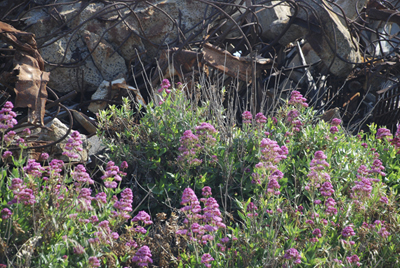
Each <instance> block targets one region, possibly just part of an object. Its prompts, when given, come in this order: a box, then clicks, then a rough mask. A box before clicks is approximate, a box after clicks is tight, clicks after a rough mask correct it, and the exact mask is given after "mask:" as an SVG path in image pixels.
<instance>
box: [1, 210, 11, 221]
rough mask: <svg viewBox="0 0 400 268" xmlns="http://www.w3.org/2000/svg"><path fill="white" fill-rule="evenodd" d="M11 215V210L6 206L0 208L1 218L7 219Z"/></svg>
mask: <svg viewBox="0 0 400 268" xmlns="http://www.w3.org/2000/svg"><path fill="white" fill-rule="evenodd" d="M11 215H12V212H11V210H9V209H8V208H3V209H2V210H1V218H2V219H3V220H7V219H9V218H10V217H11Z"/></svg>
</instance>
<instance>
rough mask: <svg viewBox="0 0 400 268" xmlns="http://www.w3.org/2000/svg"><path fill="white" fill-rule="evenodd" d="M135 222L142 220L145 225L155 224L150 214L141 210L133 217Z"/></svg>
mask: <svg viewBox="0 0 400 268" xmlns="http://www.w3.org/2000/svg"><path fill="white" fill-rule="evenodd" d="M132 221H133V222H139V221H142V222H143V223H144V224H145V225H149V224H153V222H152V221H151V219H150V215H149V214H147V212H145V211H139V213H138V214H137V215H136V216H135V217H133V219H132Z"/></svg>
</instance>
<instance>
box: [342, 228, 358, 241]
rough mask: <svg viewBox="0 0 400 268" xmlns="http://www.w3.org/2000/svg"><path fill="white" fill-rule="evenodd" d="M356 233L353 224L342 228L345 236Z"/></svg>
mask: <svg viewBox="0 0 400 268" xmlns="http://www.w3.org/2000/svg"><path fill="white" fill-rule="evenodd" d="M355 235H356V233H355V232H354V230H353V227H352V226H346V227H344V228H343V230H342V236H343V237H344V238H347V237H350V236H355Z"/></svg>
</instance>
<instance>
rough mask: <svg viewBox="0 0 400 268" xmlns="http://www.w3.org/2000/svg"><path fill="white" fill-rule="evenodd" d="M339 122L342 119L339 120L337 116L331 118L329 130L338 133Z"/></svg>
mask: <svg viewBox="0 0 400 268" xmlns="http://www.w3.org/2000/svg"><path fill="white" fill-rule="evenodd" d="M340 123H342V120H340V119H339V118H333V119H332V121H331V125H332V126H331V128H330V129H329V131H330V132H331V133H332V134H335V133H338V132H339V129H338V126H339V125H340Z"/></svg>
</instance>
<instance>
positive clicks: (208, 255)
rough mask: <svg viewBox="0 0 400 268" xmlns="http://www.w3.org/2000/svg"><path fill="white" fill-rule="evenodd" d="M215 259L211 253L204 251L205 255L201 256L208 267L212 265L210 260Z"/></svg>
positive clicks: (202, 261)
mask: <svg viewBox="0 0 400 268" xmlns="http://www.w3.org/2000/svg"><path fill="white" fill-rule="evenodd" d="M213 260H214V258H213V257H212V256H211V255H210V254H209V253H204V254H203V256H201V263H203V264H204V266H206V267H211V264H210V262H212V261H213Z"/></svg>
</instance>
